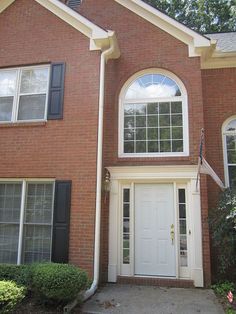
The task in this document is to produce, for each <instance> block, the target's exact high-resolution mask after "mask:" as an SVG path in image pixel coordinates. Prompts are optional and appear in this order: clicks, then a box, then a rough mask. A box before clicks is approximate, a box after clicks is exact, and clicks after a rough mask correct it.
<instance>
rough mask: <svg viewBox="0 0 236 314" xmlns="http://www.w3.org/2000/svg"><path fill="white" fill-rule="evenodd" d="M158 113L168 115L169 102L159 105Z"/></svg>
mask: <svg viewBox="0 0 236 314" xmlns="http://www.w3.org/2000/svg"><path fill="white" fill-rule="evenodd" d="M159 113H161V114H165V113H167V114H169V113H170V103H169V102H163V103H160V105H159Z"/></svg>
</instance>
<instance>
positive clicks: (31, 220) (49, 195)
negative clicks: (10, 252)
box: [23, 183, 53, 263]
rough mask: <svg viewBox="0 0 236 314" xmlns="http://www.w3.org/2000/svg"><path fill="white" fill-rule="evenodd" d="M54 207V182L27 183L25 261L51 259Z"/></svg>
mask: <svg viewBox="0 0 236 314" xmlns="http://www.w3.org/2000/svg"><path fill="white" fill-rule="evenodd" d="M52 207H53V184H52V183H28V184H27V193H26V204H25V216H24V246H23V262H24V263H32V262H40V261H50V252H51V230H52Z"/></svg>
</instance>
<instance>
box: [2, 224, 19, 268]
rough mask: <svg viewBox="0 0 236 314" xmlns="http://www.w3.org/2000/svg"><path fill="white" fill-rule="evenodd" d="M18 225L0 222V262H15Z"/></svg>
mask: <svg viewBox="0 0 236 314" xmlns="http://www.w3.org/2000/svg"><path fill="white" fill-rule="evenodd" d="M18 241H19V225H14V224H4V223H0V263H10V264H16V263H17V252H18Z"/></svg>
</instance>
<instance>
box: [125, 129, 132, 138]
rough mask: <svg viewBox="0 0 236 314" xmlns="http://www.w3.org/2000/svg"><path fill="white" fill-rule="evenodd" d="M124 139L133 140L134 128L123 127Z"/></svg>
mask: <svg viewBox="0 0 236 314" xmlns="http://www.w3.org/2000/svg"><path fill="white" fill-rule="evenodd" d="M124 139H125V141H131V140H132V141H133V140H134V129H125V130H124Z"/></svg>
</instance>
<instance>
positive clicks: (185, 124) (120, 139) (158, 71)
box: [118, 68, 189, 158]
mask: <svg viewBox="0 0 236 314" xmlns="http://www.w3.org/2000/svg"><path fill="white" fill-rule="evenodd" d="M148 74H160V75H164V76H167V77H169V78H170V79H172V80H173V81H175V82H176V84H177V85H178V86H179V88H180V91H181V96H174V97H162V98H157V99H155V98H153V99H150V98H149V99H139V100H135V99H129V100H125V95H126V92H127V90H128V88H129V86H130V85H131V84H132V83H133V82H134V81H135V80H137V79H139V78H141V77H142V76H144V75H148ZM158 99H159V100H160V99H161V101H170V100H173V99H175V100H181V101H182V106H183V145H184V149H183V152H176V153H173V152H159V153H131V154H129V153H124V145H123V143H124V104H125V103H127V102H128V103H130V102H132V101H133V102H135V103H139V102H140V103H142V102H144V101H145V100H146V101H147V102H151V101H153V102H154V101H157V100H158ZM118 156H119V157H121V158H127V157H128V158H129V157H131V158H137V157H142V158H146V157H181V156H189V123H188V97H187V90H186V88H185V86H184V84H183V82H182V81H181V80H180V79H179V78H178V77H177V76H176V75H175V74H173V73H172V72H169V71H167V70H164V69H158V68H150V69H147V70H143V71H140V72H137V73H135V74H134V75H133V76H131V77H130V78H129V79H128V80H127V81H126V83H125V84H124V85H123V87H122V89H121V92H120V96H119V131H118Z"/></svg>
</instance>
